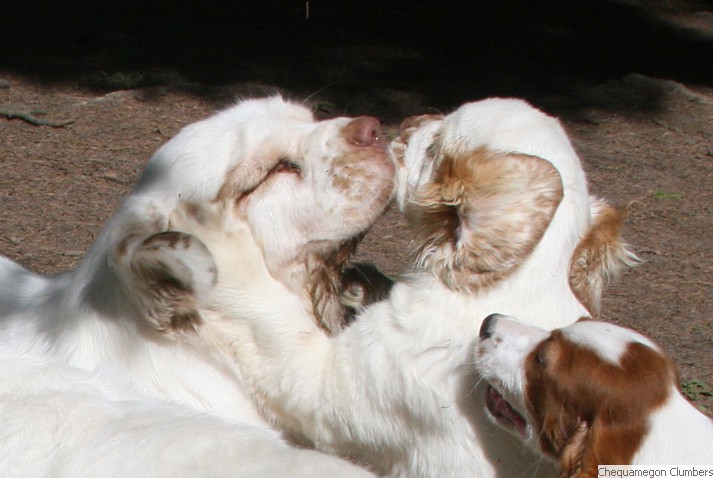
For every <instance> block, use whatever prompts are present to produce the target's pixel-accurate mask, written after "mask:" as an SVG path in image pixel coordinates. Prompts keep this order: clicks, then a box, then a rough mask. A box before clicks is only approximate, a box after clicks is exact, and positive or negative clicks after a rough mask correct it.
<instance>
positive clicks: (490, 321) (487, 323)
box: [480, 314, 502, 340]
mask: <svg viewBox="0 0 713 478" xmlns="http://www.w3.org/2000/svg"><path fill="white" fill-rule="evenodd" d="M500 317H502V314H490V315H489V316H487V317H486V318H485V320H483V323H482V324H480V339H481V340H485V339H489V338H490V337H491V336H492V335H493V327H495V323H496V322H497V321H498V319H499V318H500Z"/></svg>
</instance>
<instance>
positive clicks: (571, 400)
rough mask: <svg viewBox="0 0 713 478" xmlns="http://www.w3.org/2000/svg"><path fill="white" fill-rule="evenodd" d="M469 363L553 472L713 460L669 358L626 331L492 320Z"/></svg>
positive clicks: (503, 415)
mask: <svg viewBox="0 0 713 478" xmlns="http://www.w3.org/2000/svg"><path fill="white" fill-rule="evenodd" d="M476 364H477V366H478V370H479V371H480V373H481V374H482V375H483V377H484V378H485V379H486V380H488V382H490V383H491V386H492V387H491V388H489V390H488V397H489V398H488V400H487V401H486V406H487V408H488V410H489V413H491V415H492V416H493V417H494V419H495V420H496V421H497V422H498V423H499V424H501V425H502V426H504V427H505V428H506V429H508V430H511V431H512V432H514V433H515V434H516V435H517V436H518V437H519V438H520V439H522V440H523V441H526V442H527V443H528V444H529V445H530V446H532V447H533V448H534V449H535V450H537V451H538V452H540V453H542V454H545V455H548V456H549V457H551V458H553V459H555V460H557V462H558V464H559V467H560V476H563V477H578V478H583V477H594V476H598V475H597V466H598V465H626V464H632V465H675V464H679V465H710V464H711V463H713V421H711V420H710V418H708V417H707V416H705V415H704V414H702V413H701V412H700V411H698V410H697V409H696V408H695V407H694V406H693V405H692V404H691V403H690V402H689V401H688V400H687V399H686V398H684V397H683V395H681V392H680V390H679V383H678V373H677V371H676V367H675V365H674V364H673V362H672V361H671V359H670V358H669V357H668V356H667V355H666V353H665V352H663V351H662V350H661V349H660V348H659V347H658V346H657V345H656V344H654V343H653V342H652V341H651V340H649V339H648V338H646V337H644V336H643V335H641V334H639V333H637V332H635V331H633V330H631V329H626V328H624V327H619V326H617V325H614V324H609V323H606V322H599V321H594V320H582V321H579V322H576V323H574V324H572V325H568V326H567V327H564V328H561V329H557V330H555V331H553V332H550V331H549V330H545V329H542V328H539V327H535V326H532V325H527V324H523V323H521V322H518V321H517V320H515V319H514V318H513V317H507V316H503V315H499V314H492V315H490V316H488V318H486V320H485V321H483V324H482V326H481V332H480V341H479V343H478V348H477V351H476Z"/></svg>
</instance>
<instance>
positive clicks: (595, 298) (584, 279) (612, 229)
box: [569, 197, 641, 318]
mask: <svg viewBox="0 0 713 478" xmlns="http://www.w3.org/2000/svg"><path fill="white" fill-rule="evenodd" d="M590 201H591V207H590V209H591V213H592V224H591V226H590V227H589V230H588V231H587V233H586V234H585V236H584V237H583V238H582V239H581V240H580V241H579V243H578V244H577V248H576V249H575V251H574V254H572V261H571V263H570V268H569V284H570V288H571V289H572V292H574V295H575V296H576V297H577V299H579V301H580V302H581V303H582V305H584V306H585V307H586V308H587V310H588V311H589V313H590V314H591V316H592V317H595V318H596V317H598V316H599V312H600V306H601V300H602V292H603V291H604V287H606V285H607V283H608V282H609V281H610V280H611V279H613V278H615V277H616V276H617V275H618V274H619V273H620V272H621V271H622V270H623V269H624V268H626V267H633V266H636V265H638V264H639V263H640V262H641V259H639V258H638V257H637V256H636V254H634V253H633V252H632V251H631V250H630V249H629V248H628V246H627V245H626V243H624V242H623V240H622V237H621V236H622V234H621V231H622V229H623V227H624V220H625V219H626V211H625V210H623V209H618V208H615V207H614V206H611V205H610V204H607V203H606V201H604V200H603V199H600V198H596V197H591V198H590Z"/></svg>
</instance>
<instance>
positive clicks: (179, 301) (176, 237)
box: [130, 231, 217, 333]
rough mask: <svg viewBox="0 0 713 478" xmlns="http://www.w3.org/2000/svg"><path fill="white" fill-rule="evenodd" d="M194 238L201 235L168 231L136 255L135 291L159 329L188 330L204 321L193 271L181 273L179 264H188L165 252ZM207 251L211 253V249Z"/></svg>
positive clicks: (133, 266) (145, 243)
mask: <svg viewBox="0 0 713 478" xmlns="http://www.w3.org/2000/svg"><path fill="white" fill-rule="evenodd" d="M193 241H197V239H195V238H194V237H192V236H190V235H188V234H184V233H181V232H176V231H167V232H163V233H159V234H155V235H153V236H151V237H149V238H147V239H146V240H145V241H143V243H142V244H141V245H140V246H139V247H138V248H137V249H136V251H135V252H134V256H132V259H131V264H130V268H131V272H132V275H133V278H134V284H135V285H136V286H137V287H136V288H135V290H132V294H135V295H136V297H137V298H138V299H139V300H140V302H141V303H142V304H143V307H144V310H143V313H144V314H145V317H146V319H147V320H148V321H149V323H150V324H151V325H152V326H153V327H154V328H155V329H156V330H159V331H162V332H165V333H173V332H177V331H187V330H192V329H194V328H195V327H196V326H198V325H200V324H201V323H202V318H201V316H200V313H199V312H198V303H197V297H196V291H195V290H194V289H193V285H192V282H191V281H192V280H193V275H192V272H190V271H188V270H187V269H185V270H180V273H177V269H176V268H177V267H178V268H185V265H183V264H179V265H176V264H175V263H169V262H166V261H165V260H164V257H165V256H163V255H162V251H164V250H166V249H169V250H176V249H184V250H186V249H188V248H189V246H191V244H192V242H193ZM193 245H195V244H193ZM201 247H203V249H205V248H204V246H202V245H201ZM205 254H206V257H210V255H209V253H208V251H207V249H205ZM210 260H212V259H210ZM213 273H214V274H217V272H216V271H213ZM214 281H215V276H214Z"/></svg>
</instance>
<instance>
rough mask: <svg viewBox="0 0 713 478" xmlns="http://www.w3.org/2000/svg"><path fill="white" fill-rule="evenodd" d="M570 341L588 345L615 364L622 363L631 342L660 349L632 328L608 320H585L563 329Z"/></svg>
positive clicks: (584, 345)
mask: <svg viewBox="0 0 713 478" xmlns="http://www.w3.org/2000/svg"><path fill="white" fill-rule="evenodd" d="M562 332H563V333H564V335H565V337H567V339H568V340H569V341H570V342H574V343H576V344H579V345H581V346H583V347H587V348H589V349H591V350H593V351H595V352H596V353H597V355H599V356H600V357H601V358H603V359H604V360H607V361H609V362H611V363H613V364H619V363H621V357H622V356H623V355H624V353H625V352H626V348H627V347H628V345H629V343H631V342H635V343H639V344H642V345H646V346H647V347H650V348H652V349H654V350H659V347H658V345H656V344H655V343H653V342H652V341H651V340H649V338H648V337H644V336H643V335H641V334H640V333H638V332H635V331H633V330H631V329H624V328H622V327H618V326H616V325H614V324H607V323H606V322H596V321H588V320H583V321H581V322H578V323H576V324H572V325H570V326H568V327H567V328H566V329H564V330H563V331H562Z"/></svg>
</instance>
